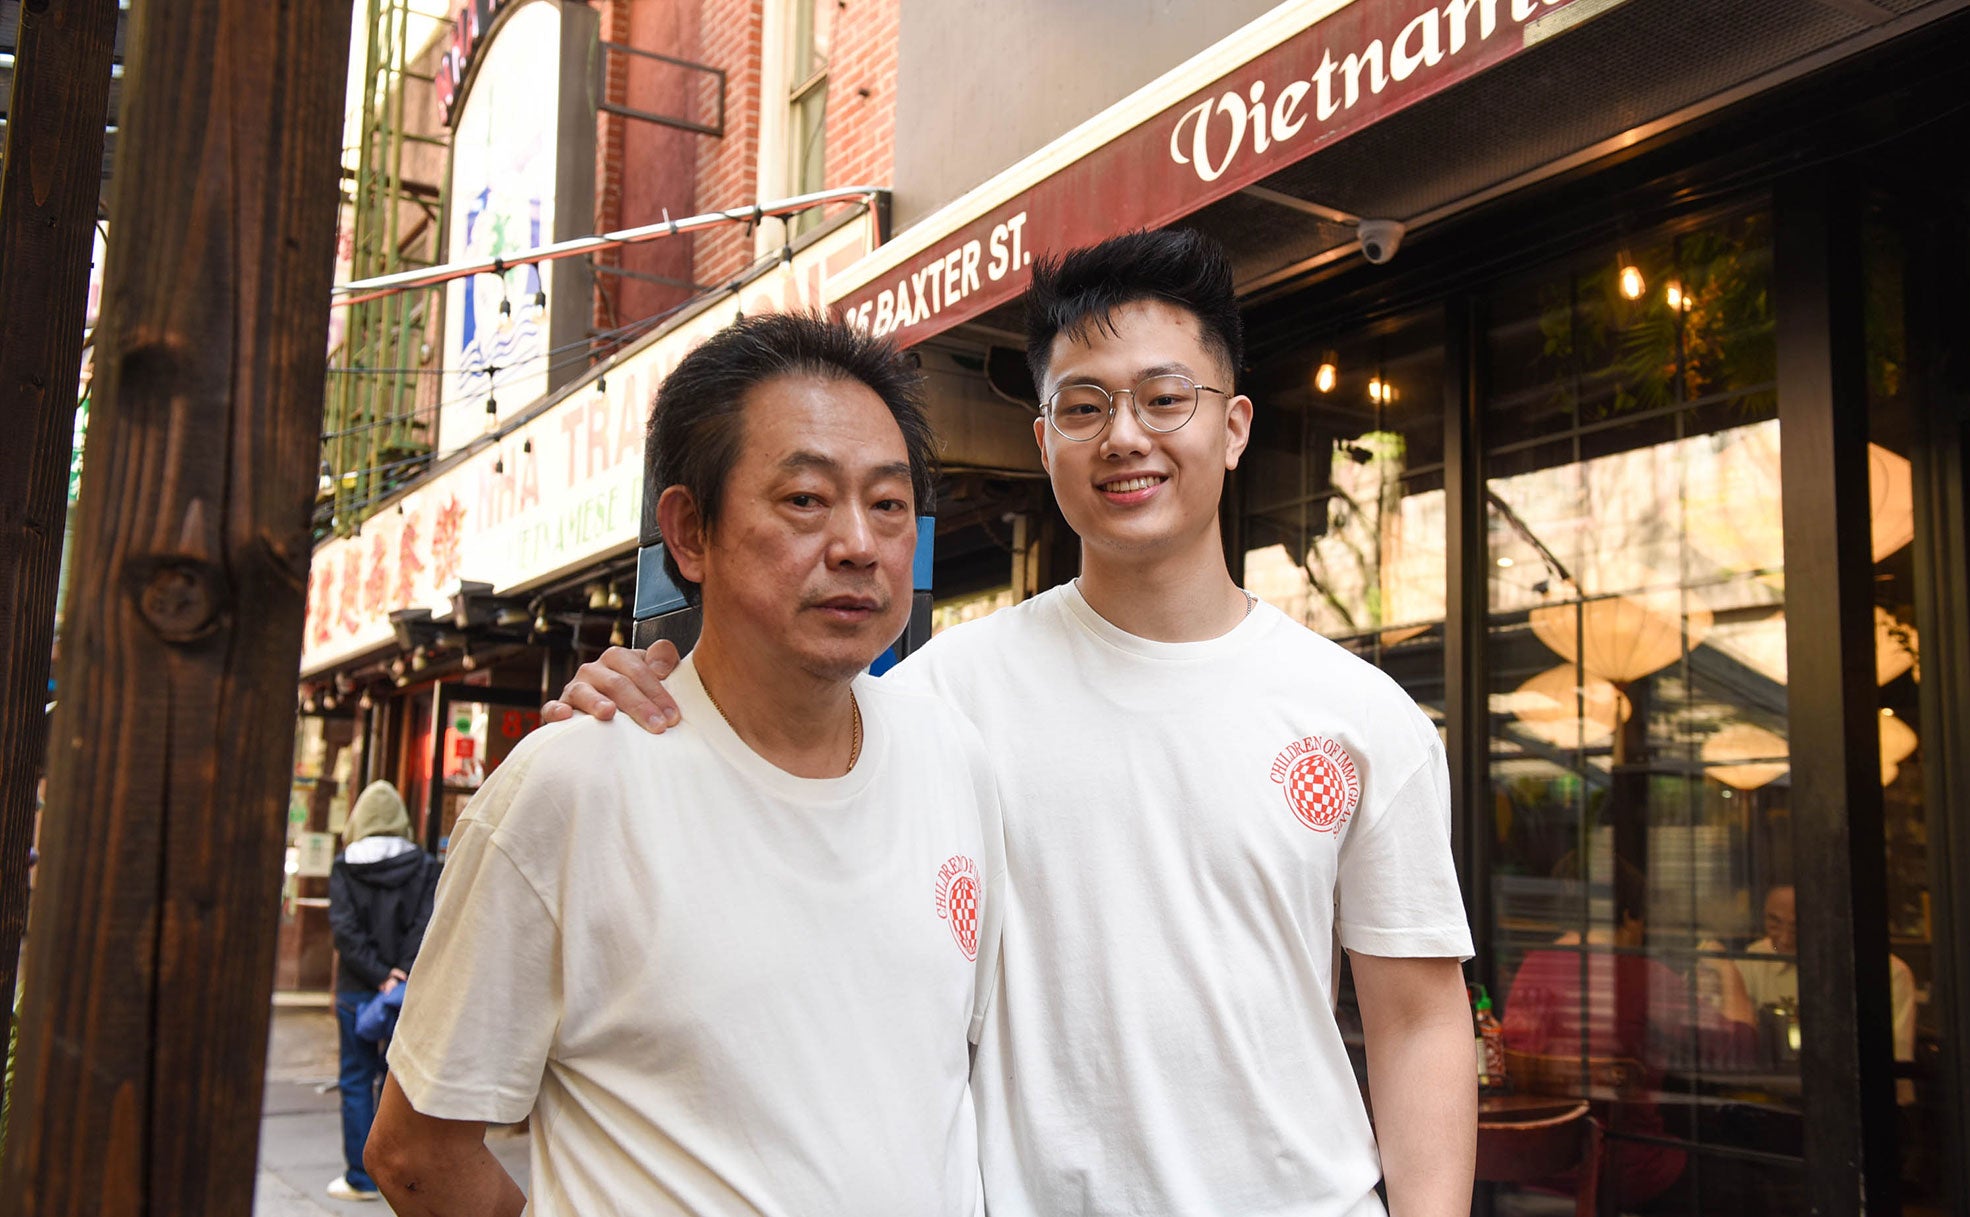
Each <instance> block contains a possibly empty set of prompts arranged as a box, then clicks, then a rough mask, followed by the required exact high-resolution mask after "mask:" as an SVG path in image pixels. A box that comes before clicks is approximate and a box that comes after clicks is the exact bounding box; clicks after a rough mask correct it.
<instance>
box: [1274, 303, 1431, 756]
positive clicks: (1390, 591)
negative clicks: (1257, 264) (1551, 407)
mask: <svg viewBox="0 0 1970 1217" xmlns="http://www.w3.org/2000/svg"><path fill="white" fill-rule="evenodd" d="M1247 386H1248V387H1247V389H1246V391H1247V393H1248V394H1249V395H1250V396H1251V397H1252V399H1253V401H1254V403H1255V405H1254V408H1253V416H1252V437H1251V443H1250V445H1249V446H1248V447H1247V448H1246V450H1245V455H1244V456H1243V458H1241V460H1240V461H1239V466H1238V476H1239V487H1240V497H1241V502H1242V504H1243V512H1244V537H1245V544H1244V554H1243V558H1244V583H1245V587H1246V588H1247V589H1248V590H1250V591H1251V592H1252V593H1253V594H1255V595H1257V596H1259V597H1260V598H1261V599H1263V600H1265V601H1266V602H1267V603H1269V604H1271V605H1273V606H1274V607H1276V608H1278V609H1279V610H1280V611H1282V612H1284V613H1285V614H1286V615H1287V616H1289V617H1291V618H1293V619H1294V620H1295V621H1298V622H1301V623H1302V624H1304V625H1306V626H1307V627H1308V628H1309V629H1312V630H1314V631H1316V632H1318V633H1321V634H1324V635H1326V636H1327V637H1329V638H1332V639H1334V640H1335V641H1336V642H1339V643H1340V644H1341V645H1343V646H1345V647H1347V648H1348V649H1349V650H1351V651H1353V652H1355V653H1356V654H1358V655H1360V656H1362V657H1363V658H1364V659H1367V660H1368V661H1370V662H1371V663H1374V664H1377V665H1378V666H1380V667H1382V668H1383V669H1384V670H1386V671H1388V672H1389V673H1390V674H1391V675H1392V676H1394V677H1395V678H1396V679H1397V681H1398V682H1400V683H1401V684H1402V686H1403V687H1404V688H1405V689H1406V690H1408V692H1409V694H1410V696H1412V697H1414V698H1415V699H1416V701H1417V702H1418V703H1419V704H1420V705H1421V706H1422V707H1423V709H1424V711H1425V712H1426V713H1428V714H1429V715H1430V716H1431V717H1432V718H1434V719H1436V721H1437V722H1438V723H1441V722H1442V721H1443V611H1444V610H1443V606H1444V576H1445V568H1444V496H1443V320H1442V312H1441V310H1440V309H1435V308H1432V309H1430V310H1428V311H1426V312H1423V313H1420V314H1416V315H1412V316H1408V317H1404V318H1398V319H1395V320H1392V321H1388V322H1385V323H1382V324H1380V325H1376V326H1371V327H1368V328H1365V329H1363V330H1361V331H1358V332H1355V333H1349V334H1342V335H1338V336H1335V337H1333V338H1330V339H1326V340H1316V341H1314V342H1313V343H1311V344H1306V345H1301V346H1297V347H1296V348H1295V349H1294V350H1293V351H1291V352H1290V353H1287V354H1283V355H1278V356H1274V357H1272V358H1269V359H1266V360H1264V361H1263V362H1260V363H1259V364H1258V366H1256V367H1255V368H1254V369H1253V371H1252V373H1251V375H1250V376H1249V377H1248V378H1247Z"/></svg>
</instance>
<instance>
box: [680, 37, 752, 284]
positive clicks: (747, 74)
mask: <svg viewBox="0 0 1970 1217" xmlns="http://www.w3.org/2000/svg"><path fill="white" fill-rule="evenodd" d="M763 9H764V3H763V0H701V3H700V5H699V7H698V14H699V27H698V29H699V35H698V56H697V58H698V61H699V62H701V63H705V64H708V65H710V66H712V67H716V68H723V69H724V70H725V138H724V139H704V140H702V141H700V143H699V146H698V154H697V200H698V208H697V209H698V210H699V211H701V212H702V211H712V210H717V209H720V208H726V207H741V206H744V205H746V204H748V203H752V202H754V201H756V200H755V199H754V197H753V196H754V195H755V194H756V193H757V188H758V173H759V105H760V98H759V71H760V42H759V39H760V22H761V19H762V17H763ZM696 246H697V248H696V250H695V254H696V258H695V262H696V270H695V272H694V274H695V277H696V279H697V281H698V282H699V283H706V284H716V283H722V282H724V281H725V280H727V279H730V278H731V277H732V276H733V275H735V274H737V273H738V272H739V271H741V270H743V269H745V267H746V266H748V265H750V264H751V262H752V237H751V235H750V234H749V233H748V232H747V231H746V230H745V228H744V227H743V226H742V225H738V224H734V225H731V226H730V227H727V228H719V229H716V230H712V231H709V232H706V233H702V234H700V235H699V237H698V238H697V242H696Z"/></svg>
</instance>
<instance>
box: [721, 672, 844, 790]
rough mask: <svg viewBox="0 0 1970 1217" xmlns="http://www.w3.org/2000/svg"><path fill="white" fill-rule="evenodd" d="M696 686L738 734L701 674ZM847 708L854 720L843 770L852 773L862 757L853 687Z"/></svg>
mask: <svg viewBox="0 0 1970 1217" xmlns="http://www.w3.org/2000/svg"><path fill="white" fill-rule="evenodd" d="M698 687H699V688H701V689H703V690H704V691H705V697H706V698H708V699H709V700H710V701H711V708H712V709H714V710H716V711H718V717H720V718H722V719H724V720H725V725H726V726H727V727H729V728H731V731H732V734H734V735H738V734H739V729H738V728H737V727H733V726H732V716H731V715H729V714H727V713H725V707H724V706H721V705H719V704H718V696H717V695H716V694H714V693H713V692H712V691H711V686H710V685H708V684H706V683H705V682H704V677H702V676H700V677H699V678H698ZM848 709H849V712H850V713H851V714H853V715H854V716H855V722H854V726H853V727H851V728H850V735H849V738H848V768H847V769H846V770H844V771H843V772H844V773H853V772H855V762H856V761H858V760H861V759H862V703H861V702H859V701H857V700H856V698H855V690H853V689H850V690H849V691H848ZM742 738H743V737H742Z"/></svg>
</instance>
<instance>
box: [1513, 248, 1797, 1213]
mask: <svg viewBox="0 0 1970 1217" xmlns="http://www.w3.org/2000/svg"><path fill="white" fill-rule="evenodd" d="M1631 268H1632V271H1633V273H1632V274H1626V275H1624V271H1628V270H1630V269H1631ZM1769 287H1770V244H1769V223H1768V221H1767V217H1766V216H1765V214H1764V213H1756V212H1754V213H1746V214H1739V215H1732V216H1725V217H1718V218H1712V219H1710V220H1707V221H1705V222H1701V223H1696V224H1688V225H1684V226H1682V227H1680V228H1677V229H1674V230H1662V231H1658V232H1654V233H1647V234H1641V235H1640V236H1638V237H1635V238H1633V239H1629V240H1625V241H1622V242H1619V243H1616V244H1613V245H1611V246H1605V247H1600V248H1596V249H1591V250H1588V251H1585V252H1583V253H1582V254H1580V255H1578V256H1576V257H1574V258H1571V259H1569V260H1567V261H1565V262H1562V263H1559V264H1555V265H1551V266H1547V267H1543V268H1540V269H1539V270H1537V271H1534V272H1532V273H1530V274H1528V275H1525V276H1523V277H1522V278H1520V279H1518V280H1515V281H1512V282H1508V283H1505V284H1501V285H1500V286H1499V287H1498V288H1497V289H1496V290H1495V291H1493V292H1492V293H1491V296H1490V298H1489V300H1488V301H1487V334H1486V337H1485V345H1484V351H1483V356H1484V373H1483V376H1482V383H1483V384H1484V385H1485V386H1486V389H1485V399H1484V401H1483V403H1482V404H1483V406H1484V408H1485V454H1484V462H1485V494H1486V502H1487V550H1486V554H1485V557H1484V560H1485V562H1486V564H1487V568H1488V570H1489V580H1488V583H1489V592H1488V602H1489V609H1490V612H1489V620H1488V625H1487V633H1488V641H1487V664H1488V668H1489V672H1490V680H1491V687H1490V723H1491V730H1490V736H1491V739H1490V744H1491V759H1490V773H1491V786H1492V792H1493V804H1492V809H1491V812H1492V814H1491V819H1492V825H1491V827H1492V828H1493V830H1494V834H1495V835H1494V840H1493V844H1492V862H1493V866H1492V874H1491V886H1492V890H1491V901H1492V910H1493V919H1494V923H1495V925H1496V934H1495V937H1494V942H1493V959H1492V960H1491V965H1492V969H1493V971H1494V973H1495V976H1496V977H1497V979H1498V981H1499V982H1500V985H1499V987H1500V990H1501V991H1502V993H1503V996H1504V1023H1505V1030H1506V1043H1507V1047H1508V1049H1509V1050H1510V1056H1509V1058H1508V1063H1509V1064H1510V1065H1511V1066H1512V1070H1513V1081H1514V1084H1515V1085H1518V1086H1519V1087H1520V1088H1521V1089H1527V1090H1535V1091H1547V1092H1555V1093H1560V1094H1565V1095H1572V1096H1579V1097H1584V1098H1588V1099H1590V1100H1592V1101H1593V1102H1594V1103H1595V1104H1596V1106H1597V1108H1598V1109H1599V1111H1598V1114H1600V1115H1601V1117H1602V1119H1603V1121H1604V1122H1605V1124H1606V1126H1607V1128H1608V1130H1609V1146H1608V1156H1607V1160H1606V1171H1605V1174H1604V1178H1603V1187H1604V1189H1606V1190H1609V1191H1610V1192H1611V1200H1612V1203H1613V1204H1614V1205H1615V1206H1617V1207H1618V1208H1620V1209H1621V1211H1632V1210H1635V1209H1643V1208H1646V1209H1648V1210H1650V1211H1677V1212H1692V1213H1731V1214H1737V1213H1744V1212H1766V1211H1771V1212H1790V1211H1794V1210H1795V1209H1796V1208H1797V1207H1799V1206H1798V1204H1797V1203H1796V1201H1797V1194H1796V1188H1797V1179H1798V1175H1799V1171H1798V1167H1797V1165H1796V1163H1797V1158H1798V1155H1799V1153H1800V1141H1799V1138H1800V1124H1799V1119H1798V1115H1797V1111H1798V1104H1799V1096H1800V1082H1799V1071H1798V1041H1797V1038H1796V1034H1795V1031H1796V1026H1797V1020H1796V1010H1795V1007H1796V995H1795V996H1794V997H1793V998H1792V999H1791V1000H1789V1001H1788V1000H1786V999H1784V998H1782V997H1777V996H1773V995H1772V994H1771V993H1770V992H1766V994H1765V996H1766V997H1768V998H1770V1000H1765V1001H1761V1000H1759V999H1757V998H1754V996H1753V992H1752V990H1753V987H1754V986H1753V985H1750V984H1747V977H1751V976H1762V974H1761V973H1760V972H1759V971H1758V970H1759V969H1760V968H1764V967H1773V966H1776V967H1789V966H1790V964H1791V959H1792V957H1793V953H1794V952H1795V951H1796V945H1795V944H1793V943H1792V942H1791V941H1789V940H1787V939H1785V938H1784V937H1783V936H1782V935H1780V936H1779V938H1778V941H1776V942H1774V941H1771V936H1770V935H1767V934H1766V933H1765V929H1766V917H1765V911H1766V905H1767V903H1768V901H1773V900H1776V902H1777V903H1779V904H1782V903H1783V900H1782V898H1781V897H1774V893H1778V892H1780V890H1781V889H1786V890H1789V884H1790V883H1791V865H1790V863H1791V858H1790V850H1789V841H1790V829H1789V816H1788V810H1787V808H1788V791H1789V782H1788V775H1789V772H1790V766H1789V761H1788V758H1787V747H1786V729H1787V720H1786V684H1785V615H1784V609H1785V569H1784V548H1783V528H1782V520H1781V513H1780V499H1779V486H1780V483H1779V459H1778V458H1779V433H1778V423H1777V420H1776V401H1775V397H1774V393H1773V380H1774V377H1775V368H1776V357H1775V350H1774V343H1773V327H1772V314H1771V301H1770V293H1769ZM1761 943H1762V947H1761ZM1769 988H1770V987H1769V986H1767V989H1768V990H1769ZM1665 1206H1667V1207H1666V1208H1665ZM1500 1211H1515V1209H1514V1207H1513V1201H1512V1199H1511V1198H1510V1197H1509V1196H1507V1197H1505V1198H1504V1199H1503V1200H1502V1201H1501V1210H1500Z"/></svg>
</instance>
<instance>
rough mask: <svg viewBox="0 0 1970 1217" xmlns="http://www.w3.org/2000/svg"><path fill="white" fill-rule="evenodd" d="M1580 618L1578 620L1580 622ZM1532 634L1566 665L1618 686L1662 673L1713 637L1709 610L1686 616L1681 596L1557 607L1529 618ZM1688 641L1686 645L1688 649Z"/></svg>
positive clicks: (1699, 607) (1696, 608)
mask: <svg viewBox="0 0 1970 1217" xmlns="http://www.w3.org/2000/svg"><path fill="white" fill-rule="evenodd" d="M1576 614H1578V616H1577V618H1576ZM1528 620H1529V621H1530V623H1531V625H1532V632H1533V634H1534V635H1536V636H1537V637H1538V639H1539V641H1541V642H1543V643H1545V644H1546V645H1547V646H1548V647H1550V648H1552V650H1553V653H1554V654H1556V655H1558V656H1560V657H1561V658H1562V659H1566V660H1570V661H1572V662H1574V663H1578V664H1579V665H1580V667H1581V668H1582V669H1583V670H1584V671H1585V672H1586V673H1587V674H1588V675H1589V676H1593V677H1598V678H1599V679H1601V680H1607V681H1612V682H1614V683H1615V684H1617V685H1625V684H1629V683H1631V682H1633V681H1637V680H1640V679H1641V678H1642V677H1644V676H1648V675H1650V674H1651V673H1654V672H1659V671H1661V670H1662V669H1663V668H1666V667H1668V666H1669V665H1670V664H1672V663H1674V662H1676V660H1678V659H1680V658H1682V656H1683V649H1684V646H1685V645H1687V646H1688V647H1689V648H1690V649H1691V650H1694V649H1695V648H1696V646H1697V645H1698V644H1699V643H1701V642H1702V641H1703V638H1704V636H1705V635H1706V634H1708V633H1709V632H1710V624H1711V621H1712V617H1711V614H1710V610H1709V609H1707V608H1705V607H1703V606H1702V605H1700V604H1697V605H1691V606H1690V607H1689V609H1688V610H1687V611H1685V610H1684V609H1683V606H1682V594H1681V593H1680V592H1678V591H1673V590H1672V591H1668V592H1655V593H1647V594H1643V595H1634V596H1608V597H1604V598H1602V599H1599V600H1588V601H1586V602H1584V603H1581V604H1577V605H1575V604H1553V605H1547V606H1545V607H1542V608H1536V609H1533V610H1532V612H1531V613H1530V614H1528ZM1685 636H1687V644H1686V643H1685Z"/></svg>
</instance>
